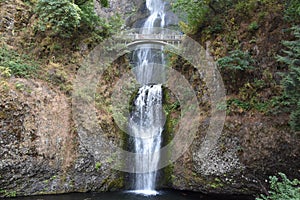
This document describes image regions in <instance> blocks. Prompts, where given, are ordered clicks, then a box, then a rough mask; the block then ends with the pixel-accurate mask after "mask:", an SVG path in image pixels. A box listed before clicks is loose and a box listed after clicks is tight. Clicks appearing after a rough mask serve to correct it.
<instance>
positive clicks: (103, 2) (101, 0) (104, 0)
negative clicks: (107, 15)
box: [100, 0, 109, 8]
mask: <svg viewBox="0 0 300 200" xmlns="http://www.w3.org/2000/svg"><path fill="white" fill-rule="evenodd" d="M100 4H101V5H102V6H103V7H105V8H107V7H108V6H109V2H108V0H100Z"/></svg>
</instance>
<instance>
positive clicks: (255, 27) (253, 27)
mask: <svg viewBox="0 0 300 200" xmlns="http://www.w3.org/2000/svg"><path fill="white" fill-rule="evenodd" d="M258 28H259V25H258V23H257V22H256V21H254V22H252V23H251V24H249V26H248V30H249V31H256V30H258Z"/></svg>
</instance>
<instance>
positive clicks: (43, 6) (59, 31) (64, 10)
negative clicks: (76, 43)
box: [36, 0, 123, 40]
mask: <svg viewBox="0 0 300 200" xmlns="http://www.w3.org/2000/svg"><path fill="white" fill-rule="evenodd" d="M107 4H108V1H107ZM36 13H37V15H38V16H39V23H38V27H37V28H38V30H39V31H42V32H44V31H50V32H51V33H52V35H54V36H60V37H62V38H71V37H72V36H76V34H77V35H78V34H81V33H88V34H90V35H92V36H93V37H95V38H96V39H99V40H102V39H103V37H107V36H108V35H111V34H112V33H114V31H116V30H117V29H119V28H120V27H121V25H122V24H123V23H122V20H121V18H120V17H119V16H114V17H112V18H111V19H109V20H106V19H102V18H99V16H98V15H97V14H96V13H95V10H94V3H93V0H87V1H84V0H75V1H71V0H39V1H38V3H37V6H36Z"/></svg>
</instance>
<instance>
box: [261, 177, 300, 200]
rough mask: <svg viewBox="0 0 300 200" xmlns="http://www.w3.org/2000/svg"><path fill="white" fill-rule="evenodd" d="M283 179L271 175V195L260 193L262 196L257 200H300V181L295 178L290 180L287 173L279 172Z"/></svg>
mask: <svg viewBox="0 0 300 200" xmlns="http://www.w3.org/2000/svg"><path fill="white" fill-rule="evenodd" d="M278 174H279V176H280V179H281V181H280V180H279V179H278V178H277V177H276V176H270V177H269V179H270V181H269V182H270V188H271V191H269V195H268V196H265V195H260V196H261V198H256V200H299V199H300V187H299V186H300V181H299V180H298V179H294V180H293V181H291V180H289V179H288V178H287V177H286V175H285V174H283V173H278Z"/></svg>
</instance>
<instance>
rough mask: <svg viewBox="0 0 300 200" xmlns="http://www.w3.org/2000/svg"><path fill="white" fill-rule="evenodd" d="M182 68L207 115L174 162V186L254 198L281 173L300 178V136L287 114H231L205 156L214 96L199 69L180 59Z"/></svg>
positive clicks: (179, 63)
mask: <svg viewBox="0 0 300 200" xmlns="http://www.w3.org/2000/svg"><path fill="white" fill-rule="evenodd" d="M177 64H178V65H176V66H175V69H176V70H178V71H180V72H181V73H182V74H184V76H185V77H186V79H187V80H189V82H190V84H191V85H192V86H193V87H194V89H195V91H198V93H197V94H198V101H199V106H200V110H201V111H204V112H205V113H204V115H203V118H201V119H200V126H199V130H198V132H197V135H196V138H195V140H194V141H193V144H192V145H191V146H190V149H189V151H188V152H186V153H185V154H184V155H183V156H182V157H181V158H180V159H179V160H177V161H176V162H175V163H174V164H173V168H174V171H173V174H172V177H171V181H170V187H172V188H175V189H180V190H192V191H201V192H207V193H210V192H212V193H233V194H234V193H236V194H251V193H261V192H265V191H266V188H267V187H268V186H267V185H268V184H267V183H266V181H265V180H268V177H269V176H270V175H275V174H277V173H278V172H283V173H285V174H287V175H288V177H291V178H298V179H299V177H300V173H299V163H300V157H299V156H300V141H299V136H300V133H299V132H293V131H291V130H290V128H289V126H288V117H287V116H285V115H282V116H265V115H262V114H260V113H258V112H257V113H255V112H253V113H250V112H249V113H247V112H243V113H240V114H229V115H227V117H226V120H225V124H224V128H223V131H222V134H221V136H220V137H219V138H218V140H217V144H216V145H215V146H212V148H211V150H210V152H209V153H208V154H206V155H204V156H203V152H202V151H201V147H202V142H204V141H205V136H206V135H205V132H206V130H207V128H208V125H209V122H210V117H209V116H210V106H209V105H210V104H209V103H205V99H207V97H205V94H209V93H208V91H207V88H205V84H204V83H203V82H201V78H196V79H195V78H194V77H195V70H194V69H193V67H191V66H189V65H185V64H184V63H181V62H180V60H178V63H177ZM196 77H197V76H196ZM208 97H209V95H208ZM203 100H204V101H203ZM277 117H278V118H277Z"/></svg>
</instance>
